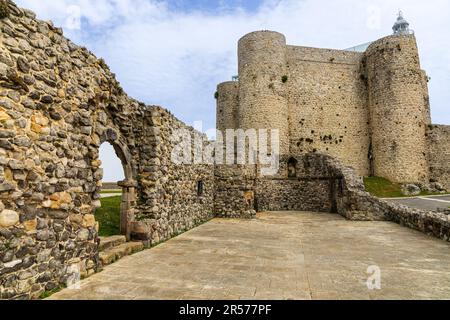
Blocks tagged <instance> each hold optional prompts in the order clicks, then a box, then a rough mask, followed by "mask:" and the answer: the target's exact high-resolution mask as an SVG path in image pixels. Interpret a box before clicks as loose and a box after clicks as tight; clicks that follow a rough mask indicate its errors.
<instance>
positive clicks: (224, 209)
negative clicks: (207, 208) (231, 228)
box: [214, 165, 256, 218]
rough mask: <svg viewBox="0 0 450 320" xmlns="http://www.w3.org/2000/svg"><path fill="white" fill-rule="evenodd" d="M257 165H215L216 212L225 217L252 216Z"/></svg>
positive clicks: (218, 215) (253, 213) (253, 214)
mask: <svg viewBox="0 0 450 320" xmlns="http://www.w3.org/2000/svg"><path fill="white" fill-rule="evenodd" d="M255 179H256V167H255V166H253V165H245V166H244V165H217V166H216V167H215V194H214V213H215V214H216V216H217V217H223V218H252V217H254V216H255V214H256V210H255Z"/></svg>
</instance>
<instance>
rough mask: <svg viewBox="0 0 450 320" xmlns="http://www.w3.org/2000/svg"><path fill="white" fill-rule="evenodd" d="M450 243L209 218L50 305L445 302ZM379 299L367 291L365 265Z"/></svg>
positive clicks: (308, 223) (288, 216)
mask: <svg viewBox="0 0 450 320" xmlns="http://www.w3.org/2000/svg"><path fill="white" fill-rule="evenodd" d="M449 249H450V244H449V243H446V242H444V241H441V240H438V239H435V238H432V237H428V236H426V235H424V234H422V233H420V232H416V231H413V230H410V229H407V228H404V227H401V226H399V225H397V224H394V223H390V222H350V221H346V220H344V219H343V218H341V217H340V216H338V215H330V214H318V213H301V212H271V213H263V214H258V217H257V219H254V220H222V219H214V220H212V221H210V222H208V223H206V224H204V225H202V226H200V227H198V228H196V229H194V230H191V231H189V232H187V233H185V234H183V235H181V236H179V237H177V238H175V239H172V240H170V241H168V242H166V243H164V244H161V245H160V246H157V247H155V248H153V249H151V250H146V251H143V252H140V253H138V254H135V255H133V256H129V257H126V258H124V259H122V260H120V261H119V262H117V263H116V264H113V265H111V266H108V267H106V268H105V270H104V271H103V272H101V273H98V274H96V275H94V276H92V277H90V278H88V279H86V280H84V281H83V282H82V284H81V289H78V290H69V289H65V290H63V291H61V292H59V293H57V294H55V295H53V296H52V297H51V299H277V300H278V299H432V298H435V299H450V250H449ZM373 265H376V266H379V267H380V268H381V280H382V283H381V286H382V289H381V290H374V291H371V290H368V288H367V284H366V282H367V278H368V277H369V275H368V274H367V273H366V272H367V268H368V267H369V266H373Z"/></svg>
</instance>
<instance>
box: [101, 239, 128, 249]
mask: <svg viewBox="0 0 450 320" xmlns="http://www.w3.org/2000/svg"><path fill="white" fill-rule="evenodd" d="M125 242H127V238H126V237H125V236H111V237H100V246H99V248H98V250H99V251H105V250H107V249H110V248H112V247H117V246H120V245H121V244H124V243H125Z"/></svg>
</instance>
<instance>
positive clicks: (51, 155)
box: [0, 1, 214, 299]
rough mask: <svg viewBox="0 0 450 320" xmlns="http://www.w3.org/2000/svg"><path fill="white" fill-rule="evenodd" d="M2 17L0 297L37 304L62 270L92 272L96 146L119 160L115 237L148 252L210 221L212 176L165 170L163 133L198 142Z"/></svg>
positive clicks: (26, 20) (25, 15) (46, 28)
mask: <svg viewBox="0 0 450 320" xmlns="http://www.w3.org/2000/svg"><path fill="white" fill-rule="evenodd" d="M8 10H9V16H8V17H3V19H1V20H0V29H1V34H0V298H2V299H8V298H36V297H38V296H39V295H40V294H41V293H42V292H43V291H46V290H52V289H54V288H56V287H58V286H60V285H62V284H64V283H65V282H66V280H67V278H68V277H70V276H72V274H71V272H74V271H71V270H74V269H75V270H76V269H79V270H80V271H81V275H82V276H85V275H89V274H92V273H93V272H95V270H96V269H97V267H98V224H97V223H96V221H95V215H94V213H95V209H96V208H97V207H99V206H100V201H99V199H100V195H99V191H100V190H101V179H102V176H103V171H102V169H101V162H100V161H99V147H100V145H101V144H102V143H104V142H109V143H111V144H112V145H113V146H114V148H115V150H116V153H117V154H118V156H119V157H120V159H121V161H122V165H123V169H124V172H125V176H126V181H124V182H123V185H124V187H126V188H127V190H129V193H128V195H127V196H128V197H130V199H129V202H128V205H129V207H128V208H127V210H126V211H125V212H124V213H125V215H126V219H127V220H126V221H125V222H126V223H125V226H124V227H125V228H126V229H128V231H129V232H131V233H132V234H133V235H135V236H138V237H143V238H145V239H144V240H146V241H147V242H148V244H151V243H155V242H158V241H161V240H165V239H168V238H170V237H171V236H173V235H176V234H177V233H179V232H181V231H184V230H187V229H189V228H192V227H194V226H195V225H197V224H199V223H201V222H203V221H206V220H207V219H209V218H210V217H211V216H212V214H213V212H212V210H213V174H214V173H213V168H212V167H210V166H209V167H208V166H203V165H195V166H185V165H178V166H177V165H175V164H174V163H172V162H171V151H172V150H171V149H172V146H173V141H172V140H171V134H172V132H173V131H174V130H176V129H179V128H183V129H186V130H190V132H192V134H198V133H195V132H194V130H193V129H192V128H189V127H187V126H186V125H184V124H183V123H182V122H181V121H179V120H177V119H176V118H175V117H173V116H172V115H171V114H170V113H169V112H168V111H166V110H164V109H163V108H160V107H146V106H145V105H143V104H141V103H139V102H137V101H135V100H133V99H131V98H129V97H128V96H127V95H126V94H125V93H124V92H123V90H122V89H121V87H120V85H119V84H118V82H117V81H116V80H115V78H114V75H113V74H112V73H111V72H110V70H109V69H108V67H107V66H106V64H105V63H104V61H103V60H101V59H100V60H99V59H97V58H96V57H95V56H94V55H93V54H91V53H90V52H89V51H88V50H86V49H85V48H81V47H78V46H76V45H75V44H73V43H72V42H71V41H70V40H67V39H66V38H64V36H63V34H62V30H61V29H58V28H55V27H54V26H53V25H52V24H51V23H50V22H43V21H39V20H36V19H35V15H34V14H33V13H32V12H31V11H28V10H22V9H19V8H17V7H16V6H15V5H14V4H13V3H12V2H9V1H8ZM198 181H203V182H204V187H203V193H202V194H201V195H199V194H198V192H197V191H198V190H197V183H198ZM138 222H142V224H139V223H138ZM74 267H75V268H74ZM73 268H74V269H73Z"/></svg>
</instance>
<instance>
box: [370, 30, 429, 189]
mask: <svg viewBox="0 0 450 320" xmlns="http://www.w3.org/2000/svg"><path fill="white" fill-rule="evenodd" d="M366 56H367V76H368V83H369V109H370V123H371V131H372V145H373V157H374V173H375V175H376V176H380V177H384V178H387V179H389V180H391V181H394V182H412V183H414V182H422V183H428V182H429V172H428V163H427V151H426V150H427V141H426V137H425V134H426V129H427V125H428V124H429V122H428V121H429V116H427V109H428V108H429V101H428V92H427V90H426V85H424V83H425V82H426V79H425V77H424V73H423V71H422V70H421V69H420V62H419V53H418V49H417V44H416V39H415V37H414V36H413V35H410V36H389V37H386V38H383V39H381V40H378V41H376V42H374V43H373V44H371V45H370V47H369V48H368V49H367V51H366Z"/></svg>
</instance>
